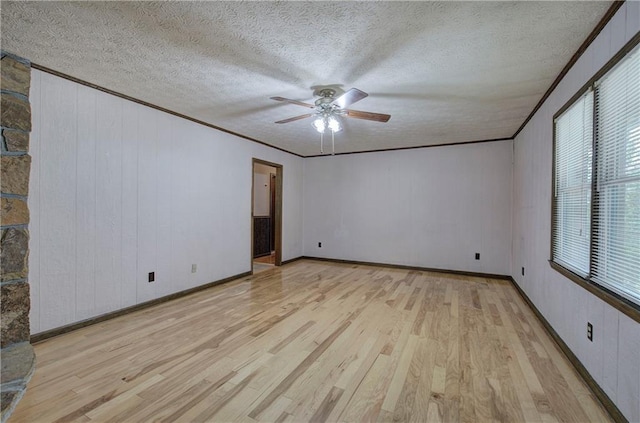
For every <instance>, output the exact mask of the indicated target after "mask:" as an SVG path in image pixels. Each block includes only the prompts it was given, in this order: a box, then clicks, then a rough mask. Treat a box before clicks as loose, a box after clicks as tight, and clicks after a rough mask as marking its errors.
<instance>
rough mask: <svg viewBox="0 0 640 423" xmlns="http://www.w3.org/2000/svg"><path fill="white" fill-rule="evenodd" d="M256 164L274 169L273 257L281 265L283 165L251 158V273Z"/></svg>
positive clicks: (277, 264)
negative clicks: (274, 250)
mask: <svg viewBox="0 0 640 423" xmlns="http://www.w3.org/2000/svg"><path fill="white" fill-rule="evenodd" d="M256 164H263V165H266V166H271V167H274V168H275V169H276V201H275V204H274V207H275V219H274V220H275V221H274V225H275V249H276V257H275V265H276V266H281V265H282V178H283V170H284V168H283V166H282V165H281V164H278V163H273V162H269V161H266V160H262V159H257V158H255V157H254V158H253V159H252V160H251V214H250V217H251V243H250V245H249V248H250V254H249V259H250V261H251V273H252V274H253V242H254V239H253V205H254V204H253V202H254V201H253V195H254V194H253V193H254V189H255V187H254V184H255V178H254V167H255V165H256Z"/></svg>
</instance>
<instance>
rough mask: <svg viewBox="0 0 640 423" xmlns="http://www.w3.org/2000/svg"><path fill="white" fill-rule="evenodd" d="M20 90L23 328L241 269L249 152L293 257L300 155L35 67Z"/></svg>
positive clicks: (35, 328) (247, 226) (297, 238)
mask: <svg viewBox="0 0 640 423" xmlns="http://www.w3.org/2000/svg"><path fill="white" fill-rule="evenodd" d="M31 97H32V107H33V134H32V142H31V151H32V155H33V163H32V178H31V185H30V197H29V206H30V208H31V210H32V216H31V219H32V221H31V225H30V228H29V229H30V232H31V241H30V249H31V256H30V264H31V265H30V270H29V280H30V281H31V298H32V303H31V304H32V308H31V333H32V334H36V333H39V332H43V331H46V330H48V329H52V328H56V327H60V326H63V325H67V324H70V323H73V322H77V321H81V320H84V319H87V318H90V317H93V316H97V315H100V314H104V313H107V312H110V311H114V310H117V309H121V308H124V307H127V306H131V305H134V304H138V303H141V302H144V301H148V300H151V299H154V298H158V297H161V296H164V295H167V294H171V293H174V292H177V291H181V290H184V289H188V288H192V287H196V286H198V285H202V284H206V283H208V282H211V281H215V280H219V279H223V278H226V277H229V276H233V275H237V274H239V273H243V272H247V271H249V270H250V269H251V195H252V193H251V180H252V158H253V157H256V158H259V159H263V160H267V161H271V162H275V163H279V164H282V165H283V166H284V179H283V183H284V187H283V189H284V194H283V243H282V248H283V254H282V257H283V260H287V259H290V258H295V257H298V256H300V255H301V254H302V245H301V239H302V159H301V158H299V157H296V156H293V155H291V154H287V153H283V152H280V151H278V150H275V149H272V148H269V147H266V146H262V145H260V144H257V143H254V142H250V141H247V140H244V139H241V138H238V137H235V136H232V135H229V134H226V133H223V132H220V131H216V130H213V129H210V128H207V127H205V126H202V125H198V124H196V123H193V122H190V121H187V120H184V119H181V118H178V117H175V116H172V115H169V114H166V113H163V112H160V111H157V110H154V109H151V108H148V107H145V106H142V105H139V104H136V103H133V102H130V101H126V100H123V99H121V98H118V97H115V96H112V95H109V94H105V93H103V92H100V91H97V90H94V89H91V88H88V87H86V86H82V85H78V84H76V83H73V82H70V81H67V80H64V79H61V78H58V77H55V76H52V75H50V74H47V73H44V72H40V71H37V70H34V71H33V76H32V87H31ZM192 264H196V265H197V272H196V273H191V265H192ZM149 272H155V282H153V283H149V282H148V273H149Z"/></svg>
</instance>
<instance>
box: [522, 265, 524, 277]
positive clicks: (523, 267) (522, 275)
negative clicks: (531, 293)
mask: <svg viewBox="0 0 640 423" xmlns="http://www.w3.org/2000/svg"><path fill="white" fill-rule="evenodd" d="M522 276H524V266H522Z"/></svg>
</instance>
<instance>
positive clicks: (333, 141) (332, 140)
mask: <svg viewBox="0 0 640 423" xmlns="http://www.w3.org/2000/svg"><path fill="white" fill-rule="evenodd" d="M334 135H335V132H333V131H331V155H332V156H335V154H336V141H335V139H334V138H333V136H334Z"/></svg>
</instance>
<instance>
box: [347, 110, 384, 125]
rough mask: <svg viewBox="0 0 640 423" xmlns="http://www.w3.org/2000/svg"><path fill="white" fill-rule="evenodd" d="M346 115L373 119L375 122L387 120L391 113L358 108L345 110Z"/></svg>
mask: <svg viewBox="0 0 640 423" xmlns="http://www.w3.org/2000/svg"><path fill="white" fill-rule="evenodd" d="M345 112H346V115H347V116H349V117H351V118H356V119H364V120H374V121H376V122H387V121H388V120H389V119H390V118H391V115H385V114H382V113H372V112H361V111H360V110H345Z"/></svg>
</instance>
